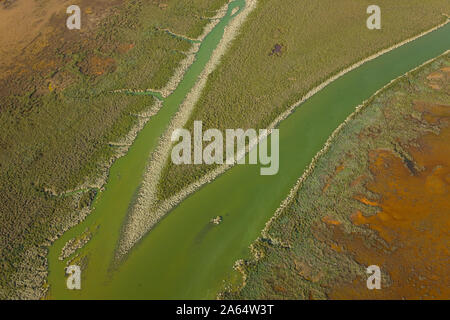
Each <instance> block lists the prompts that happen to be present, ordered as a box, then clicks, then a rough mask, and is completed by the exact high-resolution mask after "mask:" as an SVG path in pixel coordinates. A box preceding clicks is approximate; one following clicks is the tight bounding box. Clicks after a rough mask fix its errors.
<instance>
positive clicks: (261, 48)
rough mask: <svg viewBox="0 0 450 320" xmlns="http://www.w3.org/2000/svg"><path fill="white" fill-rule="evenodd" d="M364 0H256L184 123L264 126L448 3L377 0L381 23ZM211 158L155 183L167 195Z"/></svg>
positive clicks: (438, 14) (437, 19)
mask: <svg viewBox="0 0 450 320" xmlns="http://www.w3.org/2000/svg"><path fill="white" fill-rule="evenodd" d="M370 4H372V3H371V2H370V1H352V0H344V1H333V0H323V1H312V0H307V1H297V0H287V1H276V0H259V1H258V7H257V8H256V9H255V11H254V12H252V14H251V15H250V16H249V17H248V20H247V21H246V23H245V24H244V26H243V27H242V29H241V32H240V34H239V36H238V37H237V38H236V39H235V40H234V41H233V44H232V45H231V47H230V49H229V51H228V53H227V54H226V55H225V56H224V57H223V58H222V62H221V64H220V65H219V66H218V67H217V68H216V70H215V71H214V72H213V73H212V74H211V75H210V77H209V79H208V81H207V84H206V87H205V89H204V90H203V92H202V94H201V96H200V98H199V100H198V102H197V103H196V106H195V109H194V111H193V112H192V114H191V116H190V119H189V121H188V122H187V123H186V124H185V128H187V129H190V130H193V122H194V121H195V120H202V121H203V128H204V130H207V129H208V128H219V129H222V130H224V129H226V128H244V129H246V128H266V127H267V126H268V125H269V124H270V123H272V121H273V120H274V119H275V118H276V117H277V116H278V115H280V114H281V113H282V112H284V111H285V110H286V109H288V108H289V107H290V106H291V105H292V104H293V103H295V102H296V101H298V100H300V98H301V97H302V96H304V94H306V93H307V92H308V91H309V90H311V89H312V88H314V87H315V86H317V85H318V84H320V83H321V82H323V81H324V80H326V79H328V78H329V77H330V76H331V75H333V74H336V73H338V72H339V71H341V70H343V69H345V68H346V67H348V66H350V65H352V64H353V63H355V62H357V61H360V60H362V59H364V58H365V57H367V56H370V55H371V54H373V53H375V52H378V51H380V50H381V49H384V48H387V47H390V46H392V45H394V44H396V43H399V42H401V41H403V40H405V39H407V38H410V37H412V36H414V35H417V34H419V33H420V32H422V31H425V30H428V29H431V28H432V27H434V26H436V25H438V24H440V23H442V22H444V21H445V19H446V17H445V16H444V15H443V13H448V12H449V11H450V5H449V4H448V3H445V2H443V1H439V0H436V1H435V0H433V1H427V2H426V3H425V2H423V1H420V0H414V1H406V0H401V1H395V2H394V1H388V0H381V1H379V2H378V3H377V4H378V5H379V6H380V7H381V10H382V29H381V30H377V31H373V30H372V31H371V30H368V29H367V28H366V19H367V17H368V15H367V14H366V8H367V6H368V5H370ZM215 168H216V165H173V164H172V162H171V161H170V159H167V163H166V166H165V168H164V169H163V171H162V176H161V179H160V182H159V185H158V196H159V198H160V199H168V198H170V197H171V196H172V195H174V194H176V193H178V192H179V191H180V190H182V189H183V188H186V187H187V186H188V185H190V184H191V183H193V182H194V181H196V180H198V179H200V178H201V177H204V176H205V175H206V174H207V173H209V172H211V171H212V170H213V169H215Z"/></svg>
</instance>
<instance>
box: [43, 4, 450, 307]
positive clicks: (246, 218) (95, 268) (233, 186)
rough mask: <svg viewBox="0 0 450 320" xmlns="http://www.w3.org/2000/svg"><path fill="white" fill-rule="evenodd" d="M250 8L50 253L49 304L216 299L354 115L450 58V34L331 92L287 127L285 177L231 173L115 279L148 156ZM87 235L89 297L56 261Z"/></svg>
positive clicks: (200, 57)
mask: <svg viewBox="0 0 450 320" xmlns="http://www.w3.org/2000/svg"><path fill="white" fill-rule="evenodd" d="M244 5H245V1H244V0H236V1H234V2H232V3H231V5H230V6H229V8H228V12H227V15H226V16H225V17H224V18H223V19H222V20H221V22H220V23H219V24H218V25H217V26H216V27H215V28H214V29H213V31H212V32H211V33H210V34H209V35H208V36H207V37H206V38H205V39H204V41H203V42H202V44H201V47H200V50H199V52H198V53H197V56H196V61H195V62H194V64H193V65H192V66H191V67H190V68H189V69H188V71H187V72H186V74H185V76H184V78H183V80H182V82H181V83H180V84H179V86H178V87H177V89H176V90H175V91H174V92H173V93H172V94H171V95H170V96H169V97H167V98H166V99H165V100H164V104H163V107H162V108H161V110H160V111H159V112H158V113H157V114H156V115H155V116H153V117H152V118H151V119H150V121H149V122H148V123H147V124H146V126H145V127H144V129H143V130H142V131H141V132H140V133H139V135H138V137H137V138H136V140H135V141H134V143H133V145H132V146H131V147H130V149H129V151H128V153H127V154H126V155H125V156H124V157H122V158H120V159H118V160H117V161H116V162H115V163H114V164H113V166H112V167H111V169H110V175H109V178H108V182H107V184H106V186H105V190H104V191H102V192H100V193H99V195H98V196H97V198H96V200H95V202H94V204H93V207H94V209H93V211H92V213H91V214H90V215H89V216H88V217H87V218H86V219H85V220H84V221H83V222H82V223H80V224H79V225H77V226H76V227H74V228H72V229H70V230H69V231H67V232H66V233H65V234H64V235H63V236H62V237H61V238H60V239H58V240H57V241H56V242H55V243H54V244H53V245H52V246H51V247H50V248H49V254H48V261H49V276H48V282H49V285H50V295H49V297H50V298H52V299H209V298H215V296H216V294H217V292H218V291H219V290H220V289H221V288H222V286H223V283H224V280H226V279H227V280H230V281H236V280H237V278H238V275H237V273H236V272H235V271H233V268H232V267H233V264H234V262H235V261H236V260H238V259H241V258H246V257H248V256H249V254H250V252H249V249H248V247H249V245H250V244H251V243H252V242H253V241H254V240H255V239H256V238H257V237H258V236H259V235H260V233H261V230H262V229H263V228H264V225H265V223H266V222H267V221H268V220H269V219H270V217H271V216H272V215H273V214H274V212H275V210H276V209H277V207H278V206H279V205H280V203H281V202H282V201H283V199H284V198H285V197H286V196H287V194H288V193H289V190H290V189H291V188H292V187H293V185H294V184H295V182H296V180H297V179H298V177H299V176H301V174H302V173H303V171H304V170H305V168H306V167H307V166H308V165H309V163H310V162H311V159H312V158H313V157H314V155H315V154H316V153H317V152H318V151H319V150H320V149H321V148H322V147H323V145H324V143H325V141H326V140H327V138H328V137H329V136H330V134H331V133H332V132H333V131H334V130H335V129H336V128H337V127H338V126H339V124H341V123H342V122H343V121H344V120H345V118H346V117H347V116H348V115H349V114H350V113H352V112H353V111H354V110H355V107H356V106H358V105H359V104H361V103H362V102H363V101H364V100H366V99H368V98H369V97H370V96H371V95H373V94H374V93H375V92H376V91H377V90H378V89H380V88H382V87H383V86H384V85H386V84H387V83H389V81H391V80H392V79H395V78H396V77H398V76H400V75H402V74H404V73H406V72H408V71H409V70H411V69H413V68H415V67H417V66H419V65H421V64H422V63H424V62H425V61H427V60H429V59H432V58H434V57H436V56H438V55H440V54H442V53H443V52H445V51H446V50H448V49H450V24H447V25H446V26H444V27H442V28H440V29H438V30H436V31H434V32H431V33H429V34H427V35H425V36H423V37H421V38H419V39H417V40H415V41H413V42H410V43H408V44H406V45H404V46H402V47H400V48H397V49H395V50H393V51H391V52H389V53H386V54H384V55H382V56H380V57H378V58H376V59H374V60H372V61H370V62H367V63H365V64H364V65H362V66H361V67H359V68H357V69H355V70H353V71H351V72H349V73H347V74H346V75H344V76H342V77H341V78H339V79H338V80H336V81H335V82H333V83H331V84H330V85H328V86H327V87H326V88H324V89H323V90H322V91H320V92H319V93H317V94H315V95H314V96H313V97H311V98H310V99H308V100H307V101H306V102H305V103H303V104H302V105H300V106H299V107H298V108H297V109H296V110H295V111H294V112H293V113H292V114H291V115H290V116H289V117H288V118H287V119H286V120H284V121H283V122H282V123H281V124H280V126H279V130H280V170H279V172H278V174H277V175H273V176H261V175H260V173H259V170H260V167H259V166H258V165H237V166H235V167H233V168H232V169H230V170H228V171H227V172H226V173H225V174H223V175H221V176H220V177H219V178H217V179H216V180H215V181H214V182H212V183H210V184H208V185H206V186H204V187H203V188H201V189H200V190H198V191H197V192H196V193H194V194H192V195H191V196H190V197H188V198H187V199H186V200H184V201H183V202H182V203H181V204H180V205H179V206H177V207H176V208H175V209H174V210H172V211H171V212H170V213H169V214H168V215H167V216H166V217H165V218H164V219H163V220H162V221H161V222H160V223H159V224H158V225H157V226H156V227H155V228H153V229H152V230H151V231H150V232H149V233H148V234H147V235H146V236H145V238H144V239H143V240H142V241H141V242H140V243H139V244H138V245H137V246H136V247H135V248H134V249H133V250H132V251H131V253H130V254H129V256H128V257H127V259H126V261H124V262H123V263H122V264H121V265H120V267H119V268H118V269H117V270H111V261H112V259H113V256H114V251H115V248H116V246H117V242H118V238H119V233H120V228H121V226H122V223H123V222H124V219H125V217H126V214H127V211H128V209H129V206H130V204H131V203H132V202H133V199H134V198H135V196H136V193H137V192H138V190H139V186H140V183H141V182H142V175H143V173H144V170H145V167H146V163H147V161H148V158H149V154H150V153H151V152H152V151H153V150H154V148H155V147H156V146H157V143H158V139H159V137H160V136H161V135H162V134H163V133H164V130H165V129H166V127H167V125H168V123H169V121H170V119H171V117H172V116H173V115H174V114H175V112H176V111H177V109H178V107H179V105H180V104H181V102H182V101H183V99H184V97H185V96H186V95H187V93H188V92H189V91H190V89H191V88H192V87H193V85H194V84H195V82H196V80H197V78H198V76H199V74H200V73H201V71H202V70H203V68H204V67H205V64H206V63H207V61H208V60H209V59H210V56H211V53H212V52H213V50H214V48H215V47H216V46H217V44H218V43H219V41H220V39H221V38H222V35H223V32H224V28H225V26H226V25H227V24H228V23H229V22H230V21H231V19H232V18H233V17H234V16H232V10H233V8H236V7H239V8H240V10H242V8H243V7H244ZM236 14H239V12H238V13H236ZM216 216H222V217H223V221H222V223H221V224H219V225H217V226H213V225H212V224H211V223H210V222H209V221H210V219H211V218H213V217H216ZM87 229H88V230H90V231H91V232H93V237H92V239H91V240H90V241H89V242H88V243H87V244H86V246H85V247H84V248H82V249H81V250H79V251H80V252H77V254H81V255H83V256H84V255H85V256H86V257H87V259H86V260H84V263H85V264H86V265H87V267H86V269H85V270H83V273H82V281H81V290H68V289H67V287H66V276H65V269H64V268H65V267H66V261H60V260H58V256H59V254H60V252H61V248H62V247H63V246H64V244H65V243H66V242H67V241H68V240H70V239H72V238H74V237H77V236H79V235H80V234H82V233H83V232H84V231H85V230H87Z"/></svg>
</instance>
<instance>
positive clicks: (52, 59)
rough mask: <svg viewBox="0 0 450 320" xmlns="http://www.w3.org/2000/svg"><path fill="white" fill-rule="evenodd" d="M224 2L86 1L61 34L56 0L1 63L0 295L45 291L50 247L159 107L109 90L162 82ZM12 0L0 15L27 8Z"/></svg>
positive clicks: (159, 85) (25, 295) (154, 86)
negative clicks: (29, 37)
mask: <svg viewBox="0 0 450 320" xmlns="http://www.w3.org/2000/svg"><path fill="white" fill-rule="evenodd" d="M226 2H227V1H226V0H214V1H208V0H195V1H189V2H186V1H140V0H132V1H125V2H124V1H121V0H117V1H103V0H97V1H87V0H84V1H79V5H80V7H81V9H82V15H83V16H82V29H81V30H80V31H69V30H67V28H66V27H65V19H66V17H67V15H66V14H65V9H66V7H67V6H65V5H63V4H61V3H59V4H58V5H59V6H60V7H61V8H60V10H57V12H56V13H55V14H53V15H52V16H50V17H49V18H48V20H46V23H45V24H43V25H39V26H40V27H41V29H40V32H39V33H38V35H37V36H36V38H35V39H34V40H33V41H31V42H30V43H29V44H28V45H26V46H24V47H20V45H21V44H20V43H19V44H17V46H18V47H17V50H18V51H20V52H21V54H20V55H17V56H12V57H13V61H14V63H13V64H8V65H5V64H1V65H0V70H1V71H2V73H1V76H0V131H1V134H0V150H1V151H0V160H1V161H0V189H1V190H2V192H1V193H0V213H1V214H0V233H1V235H2V236H1V237H0V257H1V259H0V298H3V299H6V298H37V297H39V296H42V294H43V292H44V289H45V285H44V278H45V275H46V272H47V270H46V257H45V256H46V249H45V246H46V245H49V244H50V242H51V241H52V240H54V239H55V238H56V237H57V236H58V235H60V234H61V233H62V232H63V231H64V230H65V229H67V227H68V226H69V225H73V224H74V223H76V222H77V221H79V220H80V219H82V218H83V217H84V215H85V214H87V213H88V211H89V206H90V203H91V202H92V200H93V198H94V197H95V193H96V190H98V188H100V187H101V186H102V184H103V182H104V179H105V177H106V175H107V170H108V166H109V165H110V163H111V161H113V160H114V159H115V158H116V157H118V156H119V155H120V154H121V153H123V152H124V150H126V148H127V143H125V144H124V145H122V144H121V142H122V141H123V139H124V137H126V136H127V135H128V134H129V133H130V131H133V130H134V131H136V130H137V129H139V127H140V126H141V125H142V123H143V122H142V121H145V119H146V116H145V114H146V112H147V111H148V110H149V109H150V108H151V107H154V106H155V104H156V102H157V101H156V99H155V98H153V97H151V96H144V95H141V96H132V95H126V94H123V93H111V91H113V90H119V89H124V88H125V89H141V90H146V89H149V88H151V89H155V90H158V89H161V88H163V87H164V86H165V85H166V84H167V83H168V81H169V80H170V79H171V77H172V75H173V74H174V71H175V69H176V68H177V67H178V66H179V64H180V62H181V61H182V60H184V59H185V58H186V54H187V52H188V51H189V50H190V49H191V47H192V42H190V41H187V40H186V39H185V38H184V36H185V37H187V38H190V37H192V38H197V37H199V36H200V35H201V34H202V33H203V29H204V27H205V26H206V24H208V23H209V22H210V17H213V16H214V15H215V11H216V10H217V9H219V8H220V7H221V6H222V5H223V4H224V3H226ZM9 3H11V5H8V6H0V16H1V15H3V14H8V13H10V12H11V11H6V10H19V11H20V10H22V7H21V5H22V4H23V2H21V1H20V0H19V1H16V2H9ZM64 4H65V3H64ZM0 5H2V4H1V3H0ZM16 5H18V6H19V7H16ZM30 5H31V3H30ZM39 5H41V4H39ZM44 5H45V4H44ZM39 9H43V8H39ZM44 9H45V8H44ZM47 9H48V8H47ZM24 10H25V9H24ZM33 10H34V9H33ZM33 10H30V14H31V13H32V14H35V13H36V11H33ZM29 18H30V19H32V18H33V17H31V16H30V17H29ZM163 29H167V30H170V31H171V32H173V34H176V35H183V37H181V36H174V35H173V34H170V33H168V32H166V31H163ZM11 52H12V51H11ZM7 54H8V53H7V52H2V55H5V59H6V58H11V57H9V56H8V57H7ZM147 118H148V117H147ZM136 128H137V129H136ZM116 142H119V145H117V144H116ZM74 190H75V191H77V190H80V192H70V191H74Z"/></svg>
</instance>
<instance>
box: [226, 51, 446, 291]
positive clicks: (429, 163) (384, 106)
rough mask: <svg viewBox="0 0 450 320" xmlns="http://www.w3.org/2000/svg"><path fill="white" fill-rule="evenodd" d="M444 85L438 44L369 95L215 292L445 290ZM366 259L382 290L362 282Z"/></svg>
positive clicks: (444, 59)
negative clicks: (232, 277) (236, 281)
mask: <svg viewBox="0 0 450 320" xmlns="http://www.w3.org/2000/svg"><path fill="white" fill-rule="evenodd" d="M449 92H450V54H448V53H447V54H446V55H443V56H441V57H440V58H438V59H436V60H434V61H433V62H431V63H429V64H427V65H425V66H423V67H421V68H419V69H417V70H415V71H413V72H411V73H409V74H408V75H407V76H405V77H403V78H401V79H399V80H397V81H396V82H394V83H393V84H391V85H390V86H389V87H388V88H386V89H384V90H383V91H382V92H380V93H379V94H378V95H376V96H374V97H373V98H371V100H370V101H369V102H368V103H367V104H366V105H365V106H364V107H363V108H362V109H360V111H359V113H357V114H356V115H355V116H354V117H353V118H352V119H351V120H350V121H349V122H348V123H347V124H346V125H345V126H343V127H342V128H341V130H340V131H339V132H338V133H337V134H336V135H335V136H334V139H333V140H332V143H331V144H330V146H329V149H328V150H327V151H326V152H325V153H324V154H323V155H322V156H321V157H320V158H319V159H318V161H317V162H316V164H315V167H314V170H313V171H312V173H311V174H310V175H309V176H307V177H306V179H305V180H304V181H303V183H302V184H301V186H300V189H299V190H298V192H297V193H296V194H295V196H294V198H292V199H291V201H290V203H289V204H288V205H287V206H286V207H285V209H283V210H282V211H280V214H279V215H278V216H277V217H276V218H275V219H274V220H273V221H272V223H271V224H270V225H268V227H267V228H266V233H265V236H264V237H263V238H260V239H258V240H257V241H256V242H255V243H254V244H253V245H252V252H253V253H254V254H255V257H256V258H257V259H256V260H252V261H242V260H241V261H239V262H238V263H237V264H236V267H237V269H238V270H240V271H241V272H243V275H244V277H243V278H244V284H243V286H242V287H239V288H236V287H233V286H229V287H228V288H227V291H226V292H225V293H223V294H222V298H231V299H233V298H239V299H323V298H334V299H341V298H345V299H359V298H362V299H376V298H381V299H402V298H406V299H433V298H434V299H436V298H440V299H446V298H448V295H449V294H450V292H449V290H448V285H449V281H450V279H449V277H448V272H447V269H448V248H446V244H447V243H448V241H449V239H448V224H449V220H448V219H449V215H448V213H449V212H450V211H449V210H450V207H449V204H448V185H449V180H448V173H449V170H450V162H449V160H450V153H449V151H450V150H449V148H448V137H449V135H450V121H449V119H450V96H449ZM371 264H375V265H378V266H380V268H381V271H382V290H368V289H367V288H366V279H367V277H368V275H367V274H366V272H365V271H366V267H367V266H368V265H371Z"/></svg>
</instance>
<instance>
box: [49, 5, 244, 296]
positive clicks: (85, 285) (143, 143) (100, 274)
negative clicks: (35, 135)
mask: <svg viewBox="0 0 450 320" xmlns="http://www.w3.org/2000/svg"><path fill="white" fill-rule="evenodd" d="M244 6H245V0H235V1H233V2H231V3H230V4H229V6H228V10H227V13H226V15H225V16H224V17H223V18H222V19H221V21H220V22H219V23H218V24H217V25H216V26H215V27H214V29H213V30H212V31H211V32H210V33H209V34H208V35H207V36H206V37H205V39H204V40H203V42H202V44H201V45H200V48H199V50H198V52H197V53H196V57H195V62H194V63H193V64H192V65H191V66H190V67H189V69H188V70H187V71H186V73H185V75H184V77H183V79H182V81H181V82H180V83H179V85H178V87H177V88H176V90H175V91H174V92H173V93H172V94H171V95H170V96H169V97H167V98H166V99H165V100H164V101H163V106H162V108H161V110H160V111H159V112H158V113H157V114H156V115H154V116H153V117H152V118H151V119H150V120H149V122H148V123H147V124H146V126H145V127H144V128H143V129H142V130H141V132H139V134H138V136H137V138H136V139H135V141H134V143H133V145H132V146H131V147H130V149H129V150H128V152H127V154H126V155H125V156H124V157H122V158H120V159H118V160H117V161H116V162H115V163H114V164H113V166H112V167H111V169H110V171H109V177H108V182H107V184H106V186H105V190H104V191H103V192H100V193H99V195H98V196H97V198H96V200H95V202H94V203H93V208H94V209H93V211H92V212H91V214H90V215H89V216H88V217H87V218H86V220H84V221H83V222H82V223H80V224H79V225H77V226H76V227H74V228H72V229H70V230H69V231H68V232H66V233H64V235H63V236H62V237H61V238H59V239H58V240H57V241H55V243H54V244H53V245H52V246H51V247H50V250H49V255H48V261H49V276H48V282H49V284H50V298H55V299H77V298H79V299H88V298H98V297H101V296H104V294H105V292H108V291H110V290H111V289H108V283H109V281H110V279H109V272H108V271H109V270H110V267H111V266H110V264H111V261H112V259H113V257H114V250H115V248H116V245H117V242H118V239H119V234H120V228H121V225H122V223H123V222H124V220H125V217H126V214H127V211H128V208H129V207H130V206H131V204H132V203H133V200H134V198H135V196H136V194H137V192H138V190H139V186H140V183H141V182H142V176H143V173H144V170H145V168H146V164H147V161H148V159H149V155H150V154H151V152H152V151H153V150H154V149H155V148H156V146H157V144H158V139H159V137H160V136H161V135H162V134H163V133H164V131H165V129H166V128H167V125H168V124H169V122H170V119H171V118H172V116H173V115H174V114H175V113H176V112H177V110H178V107H179V105H180V104H181V103H182V102H183V100H184V98H185V96H186V95H187V93H188V92H189V91H190V90H191V88H192V87H193V86H194V84H195V82H196V81H197V79H198V76H199V75H200V73H201V72H202V71H203V69H204V67H205V65H206V63H207V62H208V61H209V59H210V57H211V54H212V52H213V50H214V49H215V48H216V46H217V45H218V44H219V42H220V40H221V38H222V36H223V32H224V29H225V27H226V26H227V25H228V23H229V22H230V21H231V19H232V18H233V17H235V16H236V15H238V14H239V13H240V11H242V10H243V8H244ZM235 8H239V10H238V11H237V12H235V14H234V15H232V11H233V9H235ZM125 94H148V95H151V96H155V98H157V99H161V98H162V97H161V96H160V95H158V94H154V93H152V92H144V93H131V92H126V93H125ZM86 230H89V231H90V232H91V233H92V234H93V236H92V239H91V240H90V241H89V242H88V243H87V244H86V246H85V247H84V248H83V249H82V255H80V258H79V259H78V260H74V264H80V265H81V264H83V265H87V266H88V267H87V270H85V271H83V277H82V289H83V290H80V291H70V290H68V289H67V287H66V284H65V271H64V268H65V266H66V261H67V260H65V261H60V260H59V259H58V256H59V254H60V252H61V249H62V248H63V246H64V244H65V243H66V242H67V241H68V240H70V239H72V238H74V237H79V236H80V235H81V234H83V233H84V232H85V231H86ZM83 257H86V258H84V259H83ZM71 258H73V257H70V258H69V259H71ZM75 261H76V262H75ZM114 296H115V297H121V294H120V293H119V292H117V293H116V294H115V295H114Z"/></svg>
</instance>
